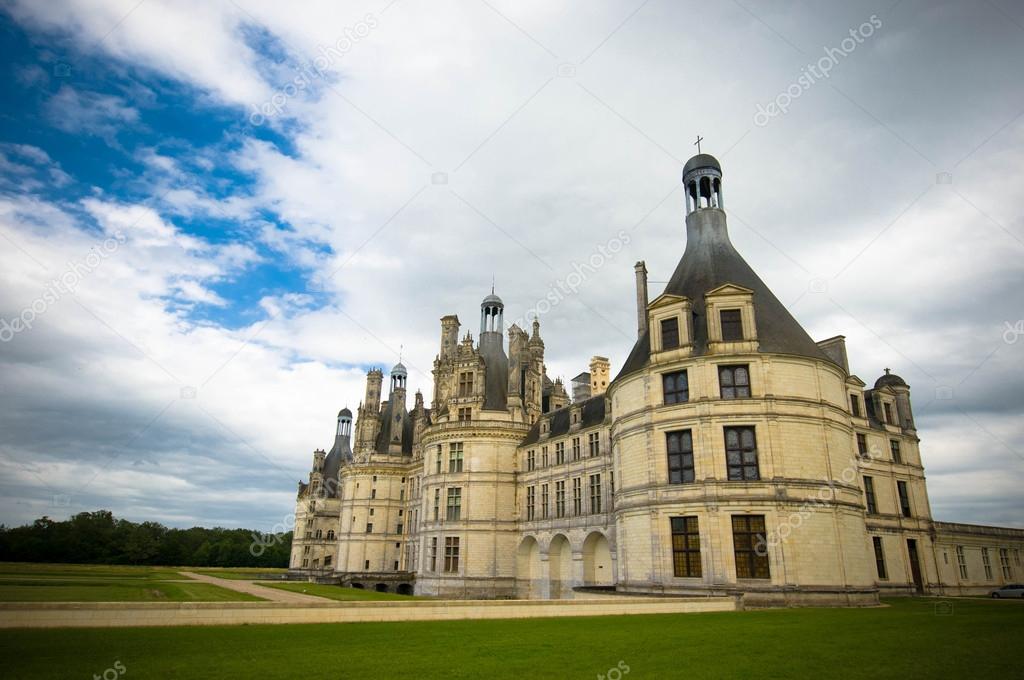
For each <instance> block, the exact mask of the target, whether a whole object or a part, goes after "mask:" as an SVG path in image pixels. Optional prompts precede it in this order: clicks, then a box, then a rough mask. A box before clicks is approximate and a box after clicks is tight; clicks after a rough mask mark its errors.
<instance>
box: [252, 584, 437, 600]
mask: <svg viewBox="0 0 1024 680" xmlns="http://www.w3.org/2000/svg"><path fill="white" fill-rule="evenodd" d="M260 585H261V586H267V587H269V588H277V589H279V590H290V591H292V592H293V593H305V594H307V595H317V596H318V597H327V598H330V599H332V600H342V601H353V600H354V601H365V600H429V599H431V598H429V597H414V596H412V595H396V594H394V593H378V592H377V591H375V590H363V589H361V588H346V587H342V586H330V585H322V584H318V583H297V582H294V581H293V582H291V583H262V582H261V583H260Z"/></svg>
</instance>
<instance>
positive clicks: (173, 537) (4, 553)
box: [0, 510, 292, 567]
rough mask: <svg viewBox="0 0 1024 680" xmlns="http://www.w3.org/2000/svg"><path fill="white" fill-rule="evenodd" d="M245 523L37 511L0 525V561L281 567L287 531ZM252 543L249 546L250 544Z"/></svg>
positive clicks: (103, 512) (287, 545)
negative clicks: (174, 523) (185, 524)
mask: <svg viewBox="0 0 1024 680" xmlns="http://www.w3.org/2000/svg"><path fill="white" fill-rule="evenodd" d="M258 537H261V534H259V533H258V532H253V531H249V530H246V529H226V528H222V527H215V528H212V529H208V528H206V527H191V528H189V529H169V528H167V527H165V526H164V525H162V524H160V523H158V522H142V523H135V522H131V521H129V520H125V519H116V518H115V517H114V515H113V513H111V512H110V511H109V510H98V511H96V512H81V513H79V514H77V515H74V516H73V517H71V518H69V519H67V520H64V521H63V522H56V521H54V520H52V519H50V518H49V517H40V518H39V519H37V520H35V521H34V522H32V523H31V524H27V525H25V526H20V527H8V526H5V525H0V561H3V562H63V563H84V564H90V563H91V564H149V565H157V564H163V565H168V566H181V567H209V566H218V567H287V566H288V558H289V553H290V552H291V542H292V535H291V532H288V533H287V534H281V535H277V536H269V537H267V536H263V537H262V540H260V541H259V542H258V543H257V542H256V539H257V538H258ZM254 546H255V547H254Z"/></svg>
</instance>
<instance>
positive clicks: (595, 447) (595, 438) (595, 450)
mask: <svg viewBox="0 0 1024 680" xmlns="http://www.w3.org/2000/svg"><path fill="white" fill-rule="evenodd" d="M587 448H588V449H589V450H590V457H591V458H596V457H597V456H599V455H600V454H601V440H600V438H599V435H598V433H597V432H591V433H590V434H588V435H587Z"/></svg>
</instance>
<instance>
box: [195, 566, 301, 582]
mask: <svg viewBox="0 0 1024 680" xmlns="http://www.w3.org/2000/svg"><path fill="white" fill-rule="evenodd" d="M183 569H184V570H185V571H191V572H195V573H196V574H203V575H205V576H216V577H217V578H227V579H232V580H237V581H255V580H260V578H259V577H261V576H277V577H283V576H284V575H285V574H287V573H288V570H287V569H274V568H270V567H268V568H266V569H261V568H259V567H226V568H216V569H215V568H211V567H183Z"/></svg>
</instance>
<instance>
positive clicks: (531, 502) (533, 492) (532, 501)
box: [526, 486, 537, 520]
mask: <svg viewBox="0 0 1024 680" xmlns="http://www.w3.org/2000/svg"><path fill="white" fill-rule="evenodd" d="M536 503H537V487H535V486H528V487H526V519H527V520H532V519H533V518H534V516H535V515H534V513H535V512H536Z"/></svg>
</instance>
